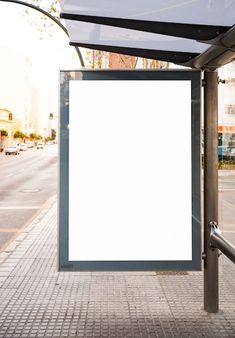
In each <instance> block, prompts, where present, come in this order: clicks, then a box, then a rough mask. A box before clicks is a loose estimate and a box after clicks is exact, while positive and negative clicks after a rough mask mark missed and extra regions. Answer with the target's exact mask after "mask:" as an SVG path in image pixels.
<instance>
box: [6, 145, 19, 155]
mask: <svg viewBox="0 0 235 338" xmlns="http://www.w3.org/2000/svg"><path fill="white" fill-rule="evenodd" d="M19 153H20V149H19V147H18V146H10V147H7V148H6V149H5V155H19Z"/></svg>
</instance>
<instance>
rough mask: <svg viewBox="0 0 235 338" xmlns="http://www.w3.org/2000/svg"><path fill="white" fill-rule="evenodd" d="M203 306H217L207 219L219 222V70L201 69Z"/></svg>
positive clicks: (214, 260)
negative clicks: (203, 83) (202, 88)
mask: <svg viewBox="0 0 235 338" xmlns="http://www.w3.org/2000/svg"><path fill="white" fill-rule="evenodd" d="M204 81H205V85H204V310H205V311H206V312H209V313H216V312H218V309H219V280H218V279H219V278H218V277H219V276H218V249H215V248H212V247H211V246H210V233H211V229H210V226H209V224H210V222H211V221H214V222H216V223H217V224H218V73H217V71H210V70H205V72H204Z"/></svg>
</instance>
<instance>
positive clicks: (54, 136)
mask: <svg viewBox="0 0 235 338" xmlns="http://www.w3.org/2000/svg"><path fill="white" fill-rule="evenodd" d="M55 138H56V131H55V129H51V139H52V140H55Z"/></svg>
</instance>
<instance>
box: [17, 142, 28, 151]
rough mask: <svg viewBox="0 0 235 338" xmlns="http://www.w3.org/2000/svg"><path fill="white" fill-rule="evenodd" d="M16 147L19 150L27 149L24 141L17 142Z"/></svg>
mask: <svg viewBox="0 0 235 338" xmlns="http://www.w3.org/2000/svg"><path fill="white" fill-rule="evenodd" d="M18 147H19V149H20V150H21V151H25V150H27V149H28V147H27V145H26V144H25V143H19V144H18Z"/></svg>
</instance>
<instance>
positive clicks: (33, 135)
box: [29, 133, 37, 140]
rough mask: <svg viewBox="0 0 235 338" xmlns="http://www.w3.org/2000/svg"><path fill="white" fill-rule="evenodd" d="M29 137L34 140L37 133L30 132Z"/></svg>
mask: <svg viewBox="0 0 235 338" xmlns="http://www.w3.org/2000/svg"><path fill="white" fill-rule="evenodd" d="M29 137H30V139H31V140H36V139H37V134H35V133H31V134H29Z"/></svg>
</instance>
